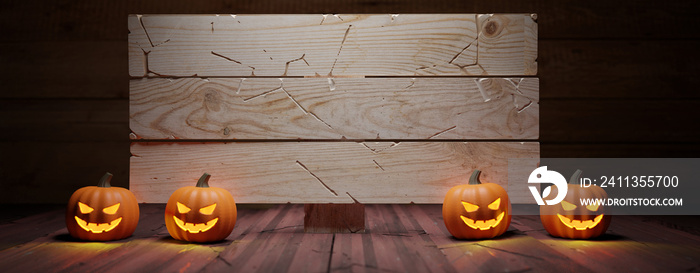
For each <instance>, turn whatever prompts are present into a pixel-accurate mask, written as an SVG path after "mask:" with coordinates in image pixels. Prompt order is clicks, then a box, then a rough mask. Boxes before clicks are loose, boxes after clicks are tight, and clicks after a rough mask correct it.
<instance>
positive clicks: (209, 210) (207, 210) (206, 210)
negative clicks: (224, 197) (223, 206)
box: [199, 203, 216, 215]
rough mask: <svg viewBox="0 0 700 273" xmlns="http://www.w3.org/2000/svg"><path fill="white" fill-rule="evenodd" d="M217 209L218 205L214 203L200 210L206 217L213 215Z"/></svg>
mask: <svg viewBox="0 0 700 273" xmlns="http://www.w3.org/2000/svg"><path fill="white" fill-rule="evenodd" d="M215 208H216V203H214V204H213V205H209V206H206V207H203V208H201V209H199V213H201V214H204V215H211V214H212V213H214V209H215Z"/></svg>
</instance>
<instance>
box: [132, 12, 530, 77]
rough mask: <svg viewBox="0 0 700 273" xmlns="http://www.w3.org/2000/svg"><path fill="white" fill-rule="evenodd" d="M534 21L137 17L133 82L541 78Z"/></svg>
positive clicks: (517, 17)
mask: <svg viewBox="0 0 700 273" xmlns="http://www.w3.org/2000/svg"><path fill="white" fill-rule="evenodd" d="M528 20H529V21H533V20H532V18H530V15H529V14H496V15H492V14H482V15H479V14H441V15H439V16H437V15H434V14H401V15H398V14H383V15H378V14H377V15H352V14H339V15H321V14H318V15H231V14H224V15H221V16H219V15H131V16H129V19H128V26H129V74H130V75H131V76H133V77H151V76H193V75H197V76H200V77H203V76H205V77H214V76H239V77H247V76H341V75H351V76H395V75H408V76H410V75H517V76H520V75H534V74H532V73H534V72H536V70H533V69H532V66H533V65H535V66H536V64H534V62H535V60H536V54H535V55H533V53H536V52H537V49H536V44H533V43H531V42H528V41H532V40H533V37H532V35H536V33H537V31H533V30H532V29H531V28H536V27H537V24H536V23H534V22H528V23H525V22H526V21H528ZM528 28H530V29H528ZM533 47H534V48H533Z"/></svg>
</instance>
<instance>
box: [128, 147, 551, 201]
mask: <svg viewBox="0 0 700 273" xmlns="http://www.w3.org/2000/svg"><path fill="white" fill-rule="evenodd" d="M131 153H132V155H133V156H132V157H131V176H130V181H131V186H130V189H131V191H132V192H133V193H134V194H135V195H136V198H137V199H138V200H139V202H146V203H165V202H166V201H167V200H168V197H169V196H170V194H171V193H172V192H173V191H175V189H177V188H180V187H183V186H191V185H194V184H195V182H196V181H197V178H198V177H199V176H201V174H202V173H203V172H208V173H210V174H212V179H211V181H210V182H211V185H212V186H214V187H221V188H224V189H227V190H229V191H230V192H231V193H232V195H233V196H234V198H235V199H236V202H239V203H287V202H292V203H353V202H354V200H353V197H354V199H356V200H358V201H359V202H360V203H410V202H414V203H442V201H443V199H444V197H445V193H446V192H447V191H448V190H449V189H450V188H451V187H453V186H455V185H459V184H462V183H465V181H466V180H467V177H468V176H469V175H470V174H471V172H472V170H473V169H475V168H478V169H480V170H482V176H481V179H482V181H484V182H493V183H498V184H500V185H502V186H503V187H507V186H508V173H507V172H508V159H509V158H531V159H532V164H531V165H532V168H531V169H530V170H528V171H526V172H525V173H523V174H522V175H520V176H519V177H523V179H526V178H527V177H528V174H529V172H530V171H531V170H532V169H535V168H536V165H537V162H538V158H539V143H536V142H525V143H521V142H401V143H394V142H378V143H370V142H366V143H357V142H235V143H223V142H217V143H134V144H132V147H131ZM351 196H352V197H351ZM523 196H524V195H523ZM530 199H532V198H529V199H527V200H511V202H513V203H518V202H529V201H530Z"/></svg>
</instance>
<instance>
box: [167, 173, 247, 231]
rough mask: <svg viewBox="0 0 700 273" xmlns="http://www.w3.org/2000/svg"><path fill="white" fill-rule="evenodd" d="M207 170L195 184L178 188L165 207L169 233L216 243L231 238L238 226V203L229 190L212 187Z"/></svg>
mask: <svg viewBox="0 0 700 273" xmlns="http://www.w3.org/2000/svg"><path fill="white" fill-rule="evenodd" d="M209 178H211V175H209V174H208V173H205V174H204V175H202V177H201V178H199V181H197V185H196V186H187V187H182V188H179V189H177V190H176V191H175V192H174V193H173V194H172V195H171V196H170V199H168V204H167V205H166V206H165V226H166V228H167V229H168V232H169V233H170V236H173V238H175V239H177V240H183V241H189V242H200V243H201V242H215V241H220V240H223V239H224V238H226V237H228V235H229V234H231V231H232V230H233V227H234V226H235V225H236V202H234V200H233V196H231V193H229V192H228V191H227V190H225V189H222V188H216V187H209Z"/></svg>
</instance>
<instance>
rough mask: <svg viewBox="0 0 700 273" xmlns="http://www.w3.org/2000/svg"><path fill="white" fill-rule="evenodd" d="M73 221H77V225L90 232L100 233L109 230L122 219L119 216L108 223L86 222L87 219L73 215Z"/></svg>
mask: <svg viewBox="0 0 700 273" xmlns="http://www.w3.org/2000/svg"><path fill="white" fill-rule="evenodd" d="M75 221H76V222H78V226H80V227H81V228H83V229H84V230H86V231H88V232H92V233H102V232H109V231H110V230H113V229H114V228H116V227H117V226H118V225H119V223H120V222H121V221H122V218H121V217H119V218H117V219H115V220H114V221H112V222H109V223H88V222H87V221H85V220H83V219H80V218H78V216H75Z"/></svg>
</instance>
